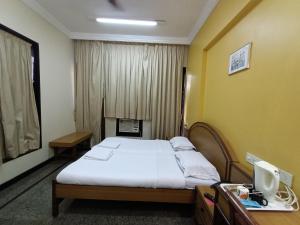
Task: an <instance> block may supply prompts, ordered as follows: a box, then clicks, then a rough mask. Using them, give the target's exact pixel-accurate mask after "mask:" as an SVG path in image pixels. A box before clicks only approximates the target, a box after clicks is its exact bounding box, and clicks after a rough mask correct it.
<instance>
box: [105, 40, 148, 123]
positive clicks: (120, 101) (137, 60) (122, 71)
mask: <svg viewBox="0 0 300 225" xmlns="http://www.w3.org/2000/svg"><path fill="white" fill-rule="evenodd" d="M104 46H105V53H104V57H105V90H106V91H105V99H106V101H105V117H113V118H127V119H138V120H149V119H150V113H151V112H150V102H151V73H149V65H148V64H149V63H148V61H149V58H151V57H152V56H153V54H152V52H151V49H150V50H149V47H148V46H147V45H138V44H126V43H125V44H124V43H123V44H116V43H105V44H104Z"/></svg>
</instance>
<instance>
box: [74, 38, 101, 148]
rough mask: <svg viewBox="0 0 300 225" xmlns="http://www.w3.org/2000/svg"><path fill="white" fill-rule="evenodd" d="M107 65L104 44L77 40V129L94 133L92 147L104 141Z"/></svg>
mask: <svg viewBox="0 0 300 225" xmlns="http://www.w3.org/2000/svg"><path fill="white" fill-rule="evenodd" d="M103 64H104V62H103V43H102V42H96V41H75V105H76V107H75V120H76V129H77V130H79V131H82V130H89V131H92V132H93V138H92V140H91V144H92V145H94V144H95V143H98V142H99V141H100V138H101V118H102V115H101V113H102V101H103V96H104V85H103V82H104V71H103V70H104V67H103Z"/></svg>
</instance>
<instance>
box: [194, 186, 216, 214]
mask: <svg viewBox="0 0 300 225" xmlns="http://www.w3.org/2000/svg"><path fill="white" fill-rule="evenodd" d="M206 192H207V193H209V194H211V195H212V196H215V190H214V189H212V188H211V187H210V186H196V193H197V195H200V196H201V198H202V199H203V200H204V201H205V199H206V198H205V197H204V193H206ZM209 201H210V200H209ZM205 203H206V204H205V205H206V206H207V208H208V210H209V211H210V214H211V215H213V214H214V205H209V204H207V202H205Z"/></svg>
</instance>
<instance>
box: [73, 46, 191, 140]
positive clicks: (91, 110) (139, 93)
mask: <svg viewBox="0 0 300 225" xmlns="http://www.w3.org/2000/svg"><path fill="white" fill-rule="evenodd" d="M186 57H187V47H186V46H178V45H154V44H133V43H109V42H100V41H75V58H76V60H75V61H76V79H75V80H76V125H77V129H78V130H82V129H89V130H92V131H93V133H94V143H97V142H98V141H100V128H101V109H102V108H101V106H102V104H101V102H102V99H103V98H104V99H105V110H104V111H105V117H114V118H130V119H139V120H152V137H153V138H167V137H173V136H174V135H178V134H179V129H180V121H181V95H182V93H181V85H182V75H183V67H184V65H185V62H186Z"/></svg>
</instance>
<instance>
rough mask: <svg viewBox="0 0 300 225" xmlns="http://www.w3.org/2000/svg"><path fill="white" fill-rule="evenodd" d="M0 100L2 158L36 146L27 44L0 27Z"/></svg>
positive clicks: (24, 151) (36, 130)
mask: <svg viewBox="0 0 300 225" xmlns="http://www.w3.org/2000/svg"><path fill="white" fill-rule="evenodd" d="M0 102H1V104H0V107H1V111H0V112H1V116H0V118H1V123H2V132H1V131H0V134H1V133H3V136H4V137H3V140H2V141H0V142H2V143H3V142H4V144H5V150H4V152H5V156H4V157H3V158H16V157H17V156H19V155H20V154H24V153H26V152H28V151H30V150H33V149H38V148H39V146H40V126H39V120H38V114H37V109H36V103H35V98H34V91H33V81H32V60H31V45H30V44H28V43H26V42H24V41H22V40H21V39H19V38H16V37H14V36H12V35H10V34H8V33H6V32H4V31H0ZM0 129H1V127H0Z"/></svg>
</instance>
